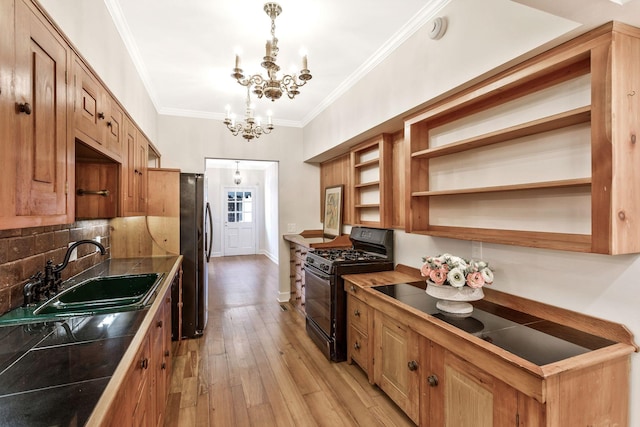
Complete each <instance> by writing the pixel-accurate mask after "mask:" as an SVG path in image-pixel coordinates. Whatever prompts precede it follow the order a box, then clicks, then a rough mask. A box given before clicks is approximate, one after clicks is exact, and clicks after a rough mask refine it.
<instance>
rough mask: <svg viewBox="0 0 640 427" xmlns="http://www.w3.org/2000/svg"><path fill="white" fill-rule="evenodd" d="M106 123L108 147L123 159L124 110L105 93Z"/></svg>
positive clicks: (115, 156) (113, 153)
mask: <svg viewBox="0 0 640 427" xmlns="http://www.w3.org/2000/svg"><path fill="white" fill-rule="evenodd" d="M105 104H106V111H107V113H106V123H105V141H106V145H107V149H108V150H109V152H110V153H111V154H112V155H113V157H114V158H115V159H117V160H120V159H122V152H123V148H124V112H123V111H122V108H120V105H118V103H117V102H116V101H115V100H114V99H113V98H111V97H110V96H109V95H108V94H106V93H105Z"/></svg>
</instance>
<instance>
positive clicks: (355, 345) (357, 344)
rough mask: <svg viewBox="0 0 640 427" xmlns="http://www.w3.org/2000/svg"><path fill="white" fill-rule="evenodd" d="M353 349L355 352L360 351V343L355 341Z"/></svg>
mask: <svg viewBox="0 0 640 427" xmlns="http://www.w3.org/2000/svg"><path fill="white" fill-rule="evenodd" d="M353 348H355V349H356V350H360V343H359V342H358V341H356V342H355V344H353Z"/></svg>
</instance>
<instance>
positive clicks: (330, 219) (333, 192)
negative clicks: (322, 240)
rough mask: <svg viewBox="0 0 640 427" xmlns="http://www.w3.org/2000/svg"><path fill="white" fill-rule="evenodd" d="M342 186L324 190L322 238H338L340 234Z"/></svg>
mask: <svg viewBox="0 0 640 427" xmlns="http://www.w3.org/2000/svg"><path fill="white" fill-rule="evenodd" d="M343 189H344V185H335V186H333V187H326V188H325V189H324V227H323V234H324V237H338V236H339V235H340V233H341V232H342V190H343Z"/></svg>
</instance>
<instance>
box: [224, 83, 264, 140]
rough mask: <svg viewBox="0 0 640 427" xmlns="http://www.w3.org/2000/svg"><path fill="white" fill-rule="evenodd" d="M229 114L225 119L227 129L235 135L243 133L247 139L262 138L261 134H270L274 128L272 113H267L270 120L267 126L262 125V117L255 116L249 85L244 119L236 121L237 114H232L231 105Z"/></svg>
mask: <svg viewBox="0 0 640 427" xmlns="http://www.w3.org/2000/svg"><path fill="white" fill-rule="evenodd" d="M226 110H227V116H226V117H225V119H224V122H223V123H224V124H225V125H227V129H229V130H230V131H231V133H232V134H233V136H236V135H238V134H240V133H242V137H243V138H244V139H246V140H247V141H251V140H252V139H253V138H260V135H262V134H263V133H264V134H269V133H271V131H272V130H273V123H271V114H267V118H268V122H267V125H266V126H264V127H263V126H262V125H261V123H260V119H256V118H254V117H253V109H252V108H251V98H250V97H249V86H247V108H246V110H245V117H244V121H242V122H238V123H236V121H235V115H232V114H231V107H229V106H227V108H226Z"/></svg>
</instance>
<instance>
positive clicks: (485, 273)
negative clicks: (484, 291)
mask: <svg viewBox="0 0 640 427" xmlns="http://www.w3.org/2000/svg"><path fill="white" fill-rule="evenodd" d="M480 274H482V278H483V279H484V283H486V284H487V285H490V284H492V283H493V271H491V270H489V269H488V268H486V267H485V268H483V269H482V270H480Z"/></svg>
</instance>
